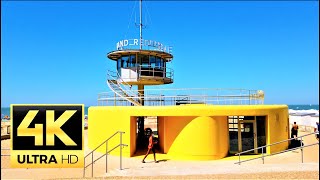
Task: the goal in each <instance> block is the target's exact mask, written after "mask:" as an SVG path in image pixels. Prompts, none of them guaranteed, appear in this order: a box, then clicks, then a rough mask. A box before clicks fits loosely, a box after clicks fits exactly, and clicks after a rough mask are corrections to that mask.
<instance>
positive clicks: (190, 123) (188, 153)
mask: <svg viewBox="0 0 320 180" xmlns="http://www.w3.org/2000/svg"><path fill="white" fill-rule="evenodd" d="M176 124H181V125H183V127H182V128H181V131H178V132H175V131H173V130H174V129H172V128H170V127H174V126H175V125H176ZM226 125H227V122H226V118H223V119H221V118H219V117H217V118H212V117H205V116H204V117H196V118H192V119H190V120H188V119H187V120H186V121H184V122H183V121H178V122H175V121H168V122H167V124H166V126H167V127H168V129H167V131H166V132H167V133H168V134H167V136H170V135H172V134H176V137H175V138H174V140H173V142H172V145H171V147H170V149H169V150H168V154H169V155H171V156H172V157H176V158H179V159H186V158H187V159H197V160H208V159H221V158H224V157H225V156H226V155H227V154H228V131H227V130H228V129H227V127H226ZM170 131H171V132H170ZM217 144H218V146H217Z"/></svg>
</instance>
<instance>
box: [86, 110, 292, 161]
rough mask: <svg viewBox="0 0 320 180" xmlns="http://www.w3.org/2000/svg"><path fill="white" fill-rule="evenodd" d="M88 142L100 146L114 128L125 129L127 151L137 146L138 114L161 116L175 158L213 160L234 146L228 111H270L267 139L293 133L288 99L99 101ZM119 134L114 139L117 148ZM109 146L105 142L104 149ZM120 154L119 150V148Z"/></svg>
mask: <svg viewBox="0 0 320 180" xmlns="http://www.w3.org/2000/svg"><path fill="white" fill-rule="evenodd" d="M88 116H89V121H88V127H89V128H88V146H89V148H90V149H94V148H96V147H97V146H98V145H100V144H101V143H102V142H103V141H105V140H106V139H107V138H108V137H110V136H111V135H112V134H114V132H116V131H118V130H120V131H124V132H125V134H124V135H123V143H124V144H127V145H128V147H127V148H124V149H123V155H124V156H127V157H131V156H133V155H134V153H135V151H136V138H137V121H136V119H137V117H139V116H157V117H158V135H159V146H160V150H161V152H162V153H165V154H168V155H170V157H171V158H172V159H189V160H213V159H221V158H224V157H226V156H227V154H228V152H229V148H230V147H229V146H230V144H229V127H228V126H229V124H228V116H263V117H265V136H266V138H265V139H266V142H265V143H266V144H271V143H274V142H278V141H281V140H284V139H288V137H289V131H288V128H289V119H288V117H289V114H288V106H287V105H181V106H162V107H161V106H140V107H138V106H96V107H90V108H89V114H88ZM119 142H120V140H119V135H118V136H116V137H114V138H113V139H112V140H110V142H109V143H108V147H109V148H112V147H114V146H116V145H118V144H119ZM287 147H288V143H281V144H279V145H276V146H272V147H271V148H268V149H267V153H274V152H278V151H281V150H284V149H286V148H287ZM98 151H100V152H105V146H102V147H101V148H99V149H98ZM111 154H114V155H118V154H119V150H118V149H117V150H115V151H114V152H113V153H111Z"/></svg>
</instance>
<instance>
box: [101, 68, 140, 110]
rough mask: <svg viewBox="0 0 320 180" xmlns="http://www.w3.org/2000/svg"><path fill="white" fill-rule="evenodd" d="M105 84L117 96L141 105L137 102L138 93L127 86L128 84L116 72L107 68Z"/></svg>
mask: <svg viewBox="0 0 320 180" xmlns="http://www.w3.org/2000/svg"><path fill="white" fill-rule="evenodd" d="M107 74H108V77H107V78H108V80H107V84H108V86H109V88H110V89H111V90H112V91H113V92H114V93H115V94H117V95H118V96H119V97H121V98H123V99H125V100H127V101H129V102H131V103H132V104H133V105H135V106H142V104H141V103H140V102H139V99H140V98H139V97H140V96H139V93H138V94H137V93H135V92H134V91H132V90H131V89H130V88H129V86H130V85H129V84H127V83H126V82H124V81H123V80H122V79H121V77H120V76H119V74H118V73H117V72H113V71H110V70H108V71H107Z"/></svg>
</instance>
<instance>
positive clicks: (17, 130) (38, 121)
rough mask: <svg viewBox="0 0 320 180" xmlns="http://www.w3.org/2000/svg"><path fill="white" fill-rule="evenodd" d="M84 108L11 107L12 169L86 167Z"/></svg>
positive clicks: (73, 106)
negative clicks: (84, 165)
mask: <svg viewBox="0 0 320 180" xmlns="http://www.w3.org/2000/svg"><path fill="white" fill-rule="evenodd" d="M83 109H84V106H83V105H11V117H12V129H11V130H12V131H11V132H12V136H11V138H12V152H11V165H12V167H29V168H30V167H37V168H38V167H42V168H43V167H48V168H52V167H72V168H76V167H83V117H84V116H83V113H84V111H83Z"/></svg>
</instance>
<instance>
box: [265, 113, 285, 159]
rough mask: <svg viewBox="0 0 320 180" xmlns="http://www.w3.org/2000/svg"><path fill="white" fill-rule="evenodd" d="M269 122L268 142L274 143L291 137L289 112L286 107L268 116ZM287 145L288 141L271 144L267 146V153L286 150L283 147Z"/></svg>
mask: <svg viewBox="0 0 320 180" xmlns="http://www.w3.org/2000/svg"><path fill="white" fill-rule="evenodd" d="M267 124H268V126H267V127H268V129H267V132H268V136H267V137H268V138H267V144H272V143H274V142H279V141H282V140H285V139H288V138H289V133H288V132H289V113H288V110H287V109H286V108H283V109H278V110H275V111H273V113H272V114H270V115H269V116H268V119H267ZM287 145H288V143H281V144H277V145H274V146H271V147H269V148H267V153H274V152H278V151H281V150H284V149H283V148H284V147H287Z"/></svg>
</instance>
